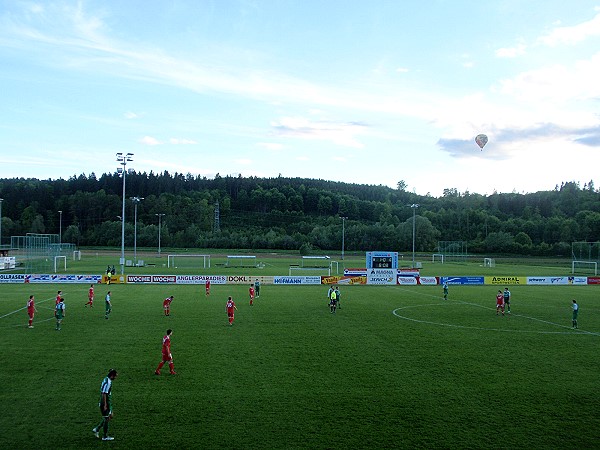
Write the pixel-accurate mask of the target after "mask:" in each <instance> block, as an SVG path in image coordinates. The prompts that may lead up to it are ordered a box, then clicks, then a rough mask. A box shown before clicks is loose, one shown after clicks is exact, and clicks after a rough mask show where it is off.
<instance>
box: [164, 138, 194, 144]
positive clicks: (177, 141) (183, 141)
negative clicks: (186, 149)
mask: <svg viewBox="0 0 600 450" xmlns="http://www.w3.org/2000/svg"><path fill="white" fill-rule="evenodd" d="M169 143H171V144H173V145H193V144H197V143H198V142H196V141H194V140H192V139H178V138H171V139H169Z"/></svg>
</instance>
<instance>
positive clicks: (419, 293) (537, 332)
mask: <svg viewBox="0 0 600 450" xmlns="http://www.w3.org/2000/svg"><path fill="white" fill-rule="evenodd" d="M410 292H411V293H413V294H418V295H423V296H426V297H431V298H435V299H442V298H443V297H440V296H437V295H432V294H425V293H422V292H416V291H410ZM450 302H454V303H459V304H462V305H468V306H475V307H478V308H484V309H487V310H490V311H495V310H496V308H490V307H489V306H482V305H479V304H477V303H470V302H464V301H462V300H444V301H443V302H442V303H430V304H427V305H408V306H402V307H400V308H396V309H394V310H392V314H393V315H395V316H396V317H398V318H400V319H404V320H408V321H411V322H416V323H423V324H428V325H437V326H442V327H449V328H463V329H471V330H481V331H501V332H504V333H531V334H588V335H592V336H600V333H596V332H593V331H585V330H580V329H578V328H576V329H572V328H571V327H568V326H566V325H561V324H558V323H555V322H549V321H547V320H543V319H538V318H536V317H529V316H524V315H522V314H510V316H512V317H522V318H524V319H529V320H534V321H538V322H542V323H545V324H547V325H552V326H556V327H560V328H564V329H566V330H569V331H533V330H507V329H502V328H483V327H475V326H469V325H456V324H451V323H443V322H432V321H428V320H419V319H414V318H412V317H406V316H401V315H400V314H398V311H400V310H403V309H410V308H421V307H426V306H447V305H448V304H449V303H450Z"/></svg>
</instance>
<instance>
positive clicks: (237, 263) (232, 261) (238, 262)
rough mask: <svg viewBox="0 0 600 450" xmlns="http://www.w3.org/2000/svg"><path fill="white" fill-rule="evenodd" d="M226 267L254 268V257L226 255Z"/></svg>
mask: <svg viewBox="0 0 600 450" xmlns="http://www.w3.org/2000/svg"><path fill="white" fill-rule="evenodd" d="M226 266H227V267H256V256H252V255H228V256H227V263H226Z"/></svg>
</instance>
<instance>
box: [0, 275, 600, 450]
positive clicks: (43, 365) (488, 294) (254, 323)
mask: <svg viewBox="0 0 600 450" xmlns="http://www.w3.org/2000/svg"><path fill="white" fill-rule="evenodd" d="M87 288H88V286H87V285H65V286H62V289H63V291H64V293H65V299H66V304H67V315H66V318H65V320H64V323H63V329H62V331H60V332H57V331H55V330H54V322H53V320H52V310H51V307H52V306H53V304H54V300H53V298H54V294H55V292H56V290H57V288H56V287H55V286H53V285H7V284H4V285H0V317H1V318H0V336H1V338H2V343H3V349H4V350H5V352H4V365H3V366H4V367H3V370H2V371H1V372H0V385H1V386H2V389H1V390H0V401H1V404H2V408H3V414H2V415H1V416H0V417H1V418H0V430H2V433H1V434H0V448H19V449H26V448H32V449H33V448H35V449H40V448H73V449H85V448H97V447H99V446H102V445H103V444H104V445H108V446H110V447H111V448H122V449H132V448H162V447H165V448H166V447H169V448H246V449H247V448H265V449H266V448H268V449H280V448H281V449H283V448H286V449H290V448H369V449H373V448H440V447H442V448H466V447H468V448H528V449H530V448H546V449H549V448H593V447H597V446H598V442H599V441H598V439H599V438H600V432H599V431H598V430H599V429H600V428H599V425H600V408H599V403H598V399H599V398H600V383H598V381H599V378H598V373H599V369H600V352H598V348H599V345H600V306H599V305H598V288H597V287H595V286H514V287H511V291H512V293H513V302H512V309H513V314H512V315H511V316H510V318H508V317H504V318H503V317H497V316H496V315H495V311H494V306H495V292H496V290H497V288H496V287H494V286H485V287H474V286H465V287H460V286H451V287H450V296H449V300H448V301H446V302H444V301H443V300H442V299H441V289H440V287H425V286H419V287H399V286H398V287H383V286H382V287H377V286H352V287H350V286H348V287H344V286H343V287H342V303H341V305H342V308H341V310H339V311H338V312H337V314H335V315H333V314H330V313H329V310H328V308H327V306H326V299H325V296H326V290H327V289H326V287H324V286H323V287H308V286H292V287H288V286H282V287H279V286H263V288H262V292H261V297H260V298H259V299H257V300H256V302H255V306H254V307H250V306H249V305H248V301H247V286H235V285H226V286H213V288H212V295H211V296H210V298H205V296H204V293H203V289H204V287H203V286H164V285H152V286H134V285H128V286H122V285H111V286H110V289H111V291H112V293H113V305H114V309H113V313H112V315H111V317H110V319H109V320H105V319H104V315H103V308H102V306H103V305H102V299H103V296H104V294H105V292H106V290H107V289H108V287H107V286H98V287H97V288H96V295H97V300H96V306H95V307H94V309H93V310H90V309H87V308H84V306H83V305H84V303H85V302H86V295H87ZM31 293H33V294H35V295H36V299H37V307H38V313H37V315H36V318H35V321H34V325H35V328H34V329H27V327H26V326H25V325H26V319H27V316H26V313H25V311H24V310H22V311H19V312H16V313H14V314H10V313H11V312H13V311H16V310H17V309H19V308H22V307H23V306H24V304H25V300H26V298H27V297H28V295H29V294H31ZM171 294H173V295H174V296H175V300H174V302H173V305H172V314H173V316H172V317H170V318H165V317H163V313H162V300H163V298H164V297H166V296H168V295H171ZM228 295H233V296H234V299H236V301H237V306H238V309H239V311H238V312H237V313H236V320H235V323H234V326H232V327H229V326H228V324H227V318H226V314H225V300H226V297H227V296H228ZM571 298H577V299H578V301H579V304H580V306H581V312H580V316H579V319H580V320H579V322H580V329H579V330H571V329H570V318H571V310H570V303H571ZM167 328H172V329H173V330H174V332H173V337H172V342H173V343H172V351H173V357H174V361H175V369H176V370H177V372H178V375H177V376H169V375H166V373H168V370H163V375H162V376H160V377H156V376H155V375H153V372H154V369H155V368H156V365H157V364H158V362H159V360H160V359H161V352H160V349H161V338H162V336H163V334H164V333H165V330H166V329H167ZM112 367H114V368H117V369H118V370H119V376H118V378H117V379H116V380H115V382H114V388H113V403H114V411H115V418H114V420H113V422H112V425H111V434H112V435H114V436H115V437H116V440H115V441H114V442H112V443H100V442H97V441H96V440H95V438H94V437H93V435H92V433H91V428H92V427H93V426H94V425H96V424H97V422H98V421H99V418H100V414H99V410H98V407H97V401H98V396H99V394H98V390H99V386H100V382H101V380H102V378H103V377H104V376H105V375H106V372H107V371H108V369H109V368H112Z"/></svg>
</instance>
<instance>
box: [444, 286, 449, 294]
mask: <svg viewBox="0 0 600 450" xmlns="http://www.w3.org/2000/svg"><path fill="white" fill-rule="evenodd" d="M444 295H448V285H447V284H445V285H444Z"/></svg>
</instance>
